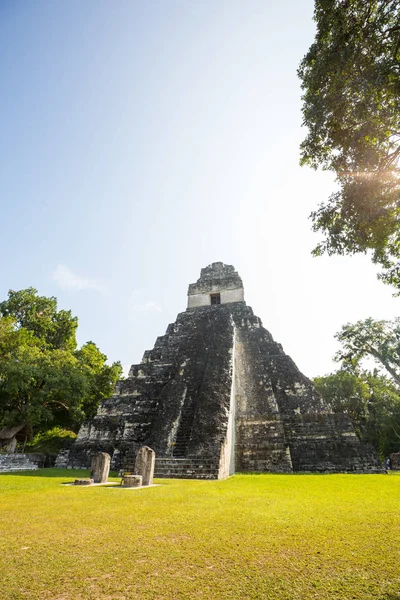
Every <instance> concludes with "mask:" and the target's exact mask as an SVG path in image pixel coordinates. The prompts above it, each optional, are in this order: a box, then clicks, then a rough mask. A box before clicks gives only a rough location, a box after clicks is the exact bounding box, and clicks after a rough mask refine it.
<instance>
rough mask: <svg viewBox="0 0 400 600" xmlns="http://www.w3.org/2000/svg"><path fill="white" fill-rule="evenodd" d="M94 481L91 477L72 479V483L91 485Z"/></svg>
mask: <svg viewBox="0 0 400 600" xmlns="http://www.w3.org/2000/svg"><path fill="white" fill-rule="evenodd" d="M93 483H94V481H93V479H90V478H89V479H88V478H85V479H75V481H74V485H93Z"/></svg>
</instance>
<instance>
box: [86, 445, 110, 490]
mask: <svg viewBox="0 0 400 600" xmlns="http://www.w3.org/2000/svg"><path fill="white" fill-rule="evenodd" d="M110 462H111V456H110V455H109V454H107V452H98V453H97V454H95V455H94V456H93V458H92V469H91V472H90V477H91V478H92V479H93V481H94V483H106V481H107V479H108V474H109V473H110Z"/></svg>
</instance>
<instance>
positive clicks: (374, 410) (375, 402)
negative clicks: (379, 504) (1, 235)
mask: <svg viewBox="0 0 400 600" xmlns="http://www.w3.org/2000/svg"><path fill="white" fill-rule="evenodd" d="M335 337H336V339H337V340H338V341H339V342H340V344H341V349H340V350H339V352H337V354H336V356H335V360H336V361H338V362H341V368H340V369H339V370H338V371H337V372H336V373H332V374H330V375H327V376H325V377H317V378H316V379H315V380H314V384H315V387H316V388H317V390H318V391H319V392H320V394H321V395H322V396H323V398H324V399H325V400H326V401H327V402H328V404H330V406H331V407H332V408H333V410H334V411H339V412H342V411H344V412H346V413H347V414H348V415H349V416H350V418H351V420H352V422H353V425H354V428H355V430H356V432H357V434H358V435H359V437H360V438H361V439H363V440H364V441H367V442H370V443H372V444H373V445H374V446H375V448H376V449H377V450H378V452H379V453H380V454H381V456H382V457H384V456H387V455H388V454H389V453H391V452H396V451H397V452H398V451H399V450H400V319H394V320H393V321H384V320H381V321H376V320H374V319H372V318H368V319H365V320H363V321H357V323H353V324H352V323H347V324H346V325H344V326H343V327H342V329H341V330H340V331H339V332H338V333H337V334H336V336H335ZM366 359H371V360H372V361H373V364H375V367H374V368H373V370H371V368H370V367H371V360H370V361H369V360H366Z"/></svg>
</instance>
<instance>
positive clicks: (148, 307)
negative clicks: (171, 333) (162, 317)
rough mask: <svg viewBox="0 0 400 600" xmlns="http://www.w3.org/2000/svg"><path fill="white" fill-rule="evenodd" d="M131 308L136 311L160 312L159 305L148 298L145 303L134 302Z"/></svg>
mask: <svg viewBox="0 0 400 600" xmlns="http://www.w3.org/2000/svg"><path fill="white" fill-rule="evenodd" d="M133 310H136V311H138V312H162V308H161V306H159V304H157V303H156V302H153V301H151V300H149V302H146V303H145V304H135V305H134V306H133Z"/></svg>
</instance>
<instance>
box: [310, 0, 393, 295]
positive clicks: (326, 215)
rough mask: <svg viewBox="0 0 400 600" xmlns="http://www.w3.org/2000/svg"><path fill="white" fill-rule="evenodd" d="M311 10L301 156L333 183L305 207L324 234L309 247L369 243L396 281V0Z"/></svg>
mask: <svg viewBox="0 0 400 600" xmlns="http://www.w3.org/2000/svg"><path fill="white" fill-rule="evenodd" d="M314 19H315V21H316V24H317V33H316V37H315V41H314V43H313V44H312V45H311V47H310V49H309V51H308V53H307V54H306V56H305V57H304V59H303V61H302V62H301V64H300V68H299V71H298V72H299V76H300V79H301V82H302V88H303V92H304V94H303V115H304V120H303V123H304V125H306V127H307V128H308V135H307V137H306V138H305V140H304V141H303V143H302V145H301V162H302V164H308V165H310V166H311V167H313V168H318V167H322V168H323V169H326V170H332V171H334V172H335V173H336V175H337V181H338V186H339V189H338V191H337V192H336V193H334V194H332V195H331V197H330V198H329V199H328V200H327V201H326V202H323V203H321V204H320V206H319V207H318V209H317V210H316V211H315V212H313V213H312V215H311V217H312V220H313V228H314V230H315V231H319V232H322V233H323V234H324V236H325V237H324V240H323V241H322V242H321V243H320V244H318V245H317V247H316V248H315V250H314V254H315V255H319V254H322V253H324V252H326V253H328V254H354V253H357V252H362V253H365V252H368V251H372V260H373V261H374V262H375V263H377V264H379V265H381V267H382V272H381V274H380V277H381V278H382V279H383V280H384V281H385V282H386V283H390V284H392V285H394V286H396V287H397V288H398V289H400V238H399V217H400V169H399V158H400V0H370V1H368V2H365V1H364V0H315V13H314Z"/></svg>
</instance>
